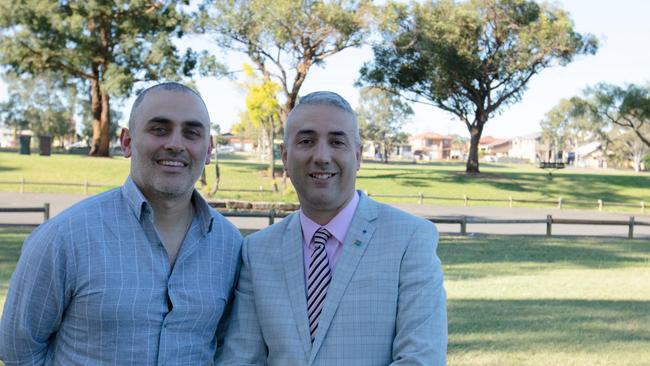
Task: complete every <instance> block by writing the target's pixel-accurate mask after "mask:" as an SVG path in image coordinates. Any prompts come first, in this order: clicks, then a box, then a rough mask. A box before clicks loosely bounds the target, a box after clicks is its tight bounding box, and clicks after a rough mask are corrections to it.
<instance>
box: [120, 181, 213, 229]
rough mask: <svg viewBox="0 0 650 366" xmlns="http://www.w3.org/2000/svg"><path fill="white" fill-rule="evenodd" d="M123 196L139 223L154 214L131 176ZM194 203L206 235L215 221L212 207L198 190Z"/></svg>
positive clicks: (124, 187) (125, 185)
mask: <svg viewBox="0 0 650 366" xmlns="http://www.w3.org/2000/svg"><path fill="white" fill-rule="evenodd" d="M122 196H123V197H124V199H125V200H126V202H127V204H128V205H129V208H130V209H131V211H132V212H133V213H134V214H135V217H137V218H138V221H142V219H143V218H144V215H145V214H147V213H150V214H153V209H152V207H151V204H150V203H149V202H148V201H147V199H146V198H145V196H144V195H143V194H142V192H141V191H140V189H139V188H138V186H137V185H136V184H135V182H134V181H133V179H132V178H131V176H129V177H128V178H127V179H126V182H124V185H122ZM192 203H193V205H194V211H196V217H197V218H198V220H199V225H200V228H201V233H202V234H204V235H205V234H207V233H209V232H210V231H212V222H213V220H214V218H213V217H212V214H211V213H210V206H209V205H208V203H207V202H206V201H205V199H204V198H203V197H202V196H201V194H200V193H199V192H198V191H197V190H196V189H195V190H194V191H193V192H192ZM152 220H153V217H152Z"/></svg>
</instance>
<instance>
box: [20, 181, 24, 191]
mask: <svg viewBox="0 0 650 366" xmlns="http://www.w3.org/2000/svg"><path fill="white" fill-rule="evenodd" d="M20 193H25V177H20Z"/></svg>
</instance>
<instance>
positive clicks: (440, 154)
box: [409, 132, 453, 160]
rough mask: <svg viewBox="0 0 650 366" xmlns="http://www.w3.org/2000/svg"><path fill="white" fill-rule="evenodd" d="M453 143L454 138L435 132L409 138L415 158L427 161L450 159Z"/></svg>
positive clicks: (421, 133) (418, 134)
mask: <svg viewBox="0 0 650 366" xmlns="http://www.w3.org/2000/svg"><path fill="white" fill-rule="evenodd" d="M452 141H453V137H452V136H444V135H440V134H437V133H434V132H420V133H416V134H414V135H412V136H410V137H409V143H410V145H411V152H412V154H413V156H416V157H418V158H420V159H427V160H443V159H449V158H450V157H451V142H452Z"/></svg>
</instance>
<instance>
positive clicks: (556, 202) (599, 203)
mask: <svg viewBox="0 0 650 366" xmlns="http://www.w3.org/2000/svg"><path fill="white" fill-rule="evenodd" d="M0 184H18V185H19V186H20V188H19V191H20V193H24V192H25V186H27V185H34V186H48V185H50V186H69V187H83V193H84V194H85V195H87V194H88V189H89V188H109V187H113V186H112V185H107V184H96V183H90V182H88V180H85V181H84V182H83V183H75V182H38V181H27V180H25V179H24V178H21V179H20V180H18V181H10V180H0ZM219 191H221V192H250V193H274V191H273V190H271V189H264V188H263V187H262V186H260V187H259V189H237V188H220V189H219ZM366 194H367V195H368V196H372V197H379V198H415V199H417V202H418V204H424V200H431V201H462V202H463V205H464V206H466V207H467V206H469V205H470V204H471V202H491V203H505V204H507V205H508V207H513V205H514V204H516V203H533V204H545V205H553V206H556V207H557V208H558V209H562V206H563V205H570V204H573V205H582V206H595V207H596V208H597V209H598V211H602V210H603V208H604V207H605V205H607V206H613V207H639V208H640V210H641V213H642V214H644V213H645V212H646V203H645V201H644V200H640V201H639V203H630V202H616V201H605V200H602V199H598V200H571V199H569V200H567V199H564V198H562V197H558V198H557V199H552V200H551V199H547V200H531V199H515V198H513V197H512V196H508V198H480V197H478V198H477V197H469V196H467V195H463V196H462V197H457V196H456V197H454V196H435V195H425V194H424V193H423V192H419V193H418V194H380V193H371V192H367V191H366Z"/></svg>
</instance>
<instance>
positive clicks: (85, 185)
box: [84, 179, 88, 196]
mask: <svg viewBox="0 0 650 366" xmlns="http://www.w3.org/2000/svg"><path fill="white" fill-rule="evenodd" d="M84 195H86V196H87V195H88V179H86V180H84Z"/></svg>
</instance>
